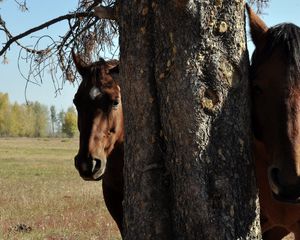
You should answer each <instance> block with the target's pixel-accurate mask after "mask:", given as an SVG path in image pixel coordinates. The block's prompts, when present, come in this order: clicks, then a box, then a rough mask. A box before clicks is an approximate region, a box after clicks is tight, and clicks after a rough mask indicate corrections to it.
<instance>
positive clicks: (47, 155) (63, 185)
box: [0, 138, 120, 240]
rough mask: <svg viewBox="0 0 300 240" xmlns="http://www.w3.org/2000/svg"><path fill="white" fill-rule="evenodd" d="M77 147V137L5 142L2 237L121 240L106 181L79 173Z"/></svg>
mask: <svg viewBox="0 0 300 240" xmlns="http://www.w3.org/2000/svg"><path fill="white" fill-rule="evenodd" d="M77 148H78V141H77V139H32V138H0V239H5V240H6V239H18V240H19V239H24V240H27V239H28V240H31V239H32V240H39V239H42V240H92V239H95V240H96V239H97V240H98V239H103V240H117V239H120V235H119V233H118V229H117V227H116V225H115V223H114V221H113V220H112V219H111V217H110V215H109V213H108V212H107V210H106V207H105V204H104V201H103V197H102V190H101V182H85V181H83V180H82V179H81V178H80V177H79V175H78V173H77V171H76V170H75V167H74V161H73V158H74V156H75V154H76V152H77Z"/></svg>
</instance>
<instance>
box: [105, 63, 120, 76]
mask: <svg viewBox="0 0 300 240" xmlns="http://www.w3.org/2000/svg"><path fill="white" fill-rule="evenodd" d="M106 69H107V72H108V73H109V74H118V73H119V61H118V60H110V61H107V62H106Z"/></svg>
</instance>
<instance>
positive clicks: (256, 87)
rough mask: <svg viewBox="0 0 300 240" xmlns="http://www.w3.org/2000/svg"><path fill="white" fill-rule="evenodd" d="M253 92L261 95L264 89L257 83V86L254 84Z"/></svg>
mask: <svg viewBox="0 0 300 240" xmlns="http://www.w3.org/2000/svg"><path fill="white" fill-rule="evenodd" d="M253 93H254V94H255V95H260V94H262V93H263V91H262V89H261V88H260V87H259V86H257V85H255V86H253Z"/></svg>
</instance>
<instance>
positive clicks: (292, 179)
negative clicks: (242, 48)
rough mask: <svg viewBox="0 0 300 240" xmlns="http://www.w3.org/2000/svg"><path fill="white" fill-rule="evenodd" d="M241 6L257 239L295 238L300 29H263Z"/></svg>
mask: <svg viewBox="0 0 300 240" xmlns="http://www.w3.org/2000/svg"><path fill="white" fill-rule="evenodd" d="M246 9H247V12H248V16H249V25H250V35H251V38H252V41H253V43H254V45H255V50H254V52H253V55H252V59H251V66H250V89H251V98H252V100H251V101H252V125H253V135H254V143H253V145H254V146H253V148H254V149H253V154H254V160H255V168H256V178H257V185H258V190H259V201H260V207H261V227H262V233H263V239H272V240H276V239H282V238H283V237H284V236H285V235H287V234H288V233H290V232H293V233H294V235H295V239H296V240H300V28H299V27H297V26H296V25H294V24H291V23H284V24H279V25H276V26H274V27H270V28H269V27H267V25H266V24H265V23H264V22H263V20H262V19H261V18H259V17H258V16H257V15H256V14H255V13H254V11H253V10H252V9H251V8H250V7H249V6H248V5H246Z"/></svg>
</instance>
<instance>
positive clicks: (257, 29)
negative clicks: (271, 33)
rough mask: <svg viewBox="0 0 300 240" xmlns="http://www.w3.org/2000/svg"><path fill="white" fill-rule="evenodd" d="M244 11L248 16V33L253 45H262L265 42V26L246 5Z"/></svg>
mask: <svg viewBox="0 0 300 240" xmlns="http://www.w3.org/2000/svg"><path fill="white" fill-rule="evenodd" d="M246 9H247V13H248V16H249V24H250V33H251V38H252V41H253V43H254V44H255V46H256V47H259V46H261V45H263V44H264V43H265V41H266V34H265V33H266V32H267V31H268V27H267V25H266V24H265V23H264V21H263V20H262V19H261V18H260V17H259V16H257V15H256V14H255V12H254V11H253V10H252V8H251V7H250V6H249V5H248V4H247V3H246Z"/></svg>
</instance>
